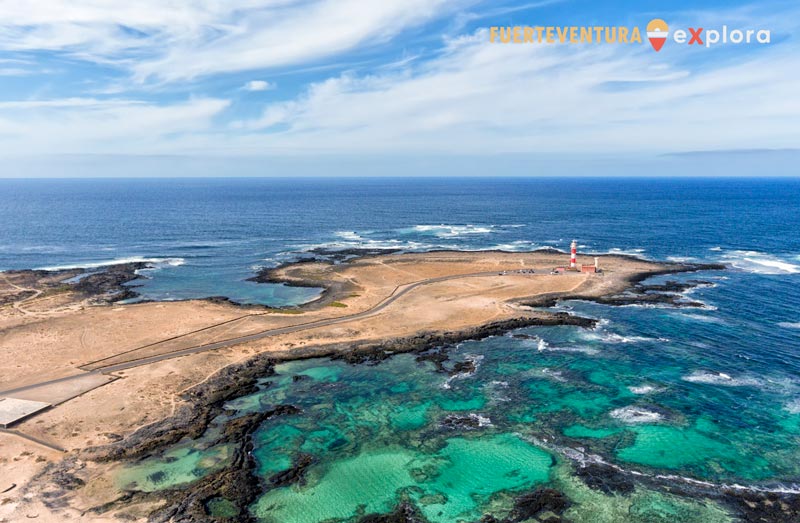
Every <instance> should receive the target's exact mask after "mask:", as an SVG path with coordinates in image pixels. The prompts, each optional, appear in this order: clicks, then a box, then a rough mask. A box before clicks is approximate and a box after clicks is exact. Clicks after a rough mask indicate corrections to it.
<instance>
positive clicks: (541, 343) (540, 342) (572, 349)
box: [526, 338, 600, 356]
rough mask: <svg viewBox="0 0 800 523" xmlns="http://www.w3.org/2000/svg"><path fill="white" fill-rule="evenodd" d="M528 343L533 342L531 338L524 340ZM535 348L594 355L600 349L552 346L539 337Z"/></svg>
mask: <svg viewBox="0 0 800 523" xmlns="http://www.w3.org/2000/svg"><path fill="white" fill-rule="evenodd" d="M526 341H527V342H528V343H529V344H530V343H532V342H533V340H526ZM536 350H538V351H539V352H580V353H583V354H587V355H590V356H591V355H594V354H597V353H599V352H600V351H599V350H597V349H594V348H592V347H559V346H556V347H553V346H551V345H550V344H549V343H547V342H546V341H544V340H543V339H541V338H539V339H538V340H537V341H536Z"/></svg>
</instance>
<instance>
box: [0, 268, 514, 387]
mask: <svg viewBox="0 0 800 523" xmlns="http://www.w3.org/2000/svg"><path fill="white" fill-rule="evenodd" d="M499 272H500V271H487V272H474V273H470V274H455V275H450V276H439V277H437V278H430V279H427V280H420V281H417V282H413V283H407V284H404V285H400V286H398V287H397V288H395V290H394V291H393V292H392V294H390V295H389V296H387V297H386V298H384V299H383V301H381V302H380V303H378V304H377V305H375V306H374V307H372V308H371V309H368V310H366V311H363V312H358V313H355V314H349V315H347V316H338V317H336V318H328V319H324V320H317V321H310V322H306V323H299V324H297V325H291V326H289V327H279V328H275V329H268V330H264V331H261V332H257V333H254V334H248V335H246V336H238V337H235V338H229V339H227V340H222V341H217V342H214V343H208V344H205V345H198V346H196V347H190V348H188V349H181V350H176V351H173V352H168V353H165V354H159V355H156V356H149V357H145V358H138V359H133V360H130V361H126V362H123V363H117V364H111V365H106V366H103V367H98V368H96V369H94V370H92V371H89V372H85V373H81V374H77V375H74V376H66V377H63V378H58V379H54V380H48V381H42V382H39V383H34V384H32V385H27V386H25V387H19V388H16V389H12V390H6V391H0V396H9V395H13V394H15V393H19V392H22V391H26V390H30V389H34V388H37V387H42V386H45V385H52V384H56V383H63V382H65V381H71V380H75V379H80V378H85V377H86V376H87V375H88V374H107V373H111V372H118V371H121V370H127V369H132V368H134V367H140V366H142V365H148V364H150V363H157V362H159V361H164V360H168V359H172V358H179V357H181V356H187V355H189V354H196V353H198V352H205V351H209V350H216V349H222V348H225V347H231V346H233V345H239V344H241V343H247V342H250V341H255V340H260V339H263V338H267V337H270V336H279V335H281V334H289V333H293V332H299V331H304V330H309V329H318V328H320V327H327V326H330V325H336V324H339V323H347V322H351V321H354V320H361V319H364V318H369V317H371V316H375V315H376V314H379V313H380V312H381V311H383V310H384V309H385V308H386V307H388V306H389V305H391V304H392V303H394V302H395V301H397V300H398V299H399V298H401V297H403V296H404V295H406V294H408V293H409V292H411V291H413V290H414V289H416V288H418V287H421V286H423V285H430V284H432V283H439V282H443V281H449V280H458V279H462V278H479V277H485V276H496V275H497V274H498V273H499ZM506 272H507V273H509V274H510V273H519V272H521V271H518V270H517V271H506ZM113 357H114V356H112V357H111V358H113ZM107 359H110V358H107ZM100 361H102V360H100Z"/></svg>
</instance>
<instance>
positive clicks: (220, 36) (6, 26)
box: [0, 0, 473, 81]
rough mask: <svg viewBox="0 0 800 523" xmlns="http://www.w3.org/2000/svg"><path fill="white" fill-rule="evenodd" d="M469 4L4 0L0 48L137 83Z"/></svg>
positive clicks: (316, 45)
mask: <svg viewBox="0 0 800 523" xmlns="http://www.w3.org/2000/svg"><path fill="white" fill-rule="evenodd" d="M471 1H473V0H455V1H453V0H381V1H374V2H372V1H370V2H365V1H363V0H227V1H224V2H220V1H217V0H196V1H192V2H183V1H177V0H170V1H161V0H140V1H137V2H119V1H115V0H72V1H70V2H64V1H63V0H40V1H37V2H30V1H29V0H3V1H2V2H0V50H6V51H32V50H33V51H36V50H53V51H62V52H67V53H70V54H71V55H74V56H76V57H79V58H82V59H85V60H90V61H94V62H100V63H105V64H112V65H116V66H120V67H123V68H126V69H128V70H130V71H132V72H133V73H134V75H135V78H136V79H137V80H139V81H145V80H148V79H153V80H156V81H177V80H186V79H192V78H195V77H198V76H203V75H209V74H215V73H224V72H235V71H245V70H253V69H259V68H269V67H275V66H284V65H290V64H300V63H304V62H311V61H315V60H319V59H321V58H325V57H330V56H332V55H335V54H337V53H341V52H345V51H348V50H351V49H353V48H355V47H368V46H370V45H373V44H377V43H383V42H385V41H387V40H388V39H390V38H392V37H394V36H396V35H398V34H399V33H400V32H402V31H403V30H405V29H407V28H409V27H412V26H416V25H419V24H421V23H424V22H426V21H429V20H430V19H432V18H434V17H437V16H440V15H442V14H444V13H447V12H452V11H454V10H457V9H458V8H459V7H460V6H463V5H465V4H467V3H470V2H471Z"/></svg>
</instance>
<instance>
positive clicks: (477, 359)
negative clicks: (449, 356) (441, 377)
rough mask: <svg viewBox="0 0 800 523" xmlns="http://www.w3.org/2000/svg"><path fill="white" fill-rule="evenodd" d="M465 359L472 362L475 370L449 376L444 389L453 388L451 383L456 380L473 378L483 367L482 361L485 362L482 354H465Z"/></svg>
mask: <svg viewBox="0 0 800 523" xmlns="http://www.w3.org/2000/svg"><path fill="white" fill-rule="evenodd" d="M464 359H465V360H467V361H469V362H471V363H472V365H473V366H474V367H475V368H474V370H471V371H467V372H459V373H458V374H453V375H452V376H449V377H448V378H447V379H446V380H445V382H444V383H443V384H442V388H443V389H449V388H450V387H451V385H450V384H451V383H452V382H453V381H455V380H463V379H464V378H469V377H470V376H473V375H474V374H475V373H476V372H478V369H479V368H480V366H481V361H483V355H481V354H465V355H464Z"/></svg>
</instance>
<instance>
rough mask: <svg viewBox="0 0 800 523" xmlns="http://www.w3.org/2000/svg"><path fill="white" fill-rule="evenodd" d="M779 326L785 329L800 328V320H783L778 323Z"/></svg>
mask: <svg viewBox="0 0 800 523" xmlns="http://www.w3.org/2000/svg"><path fill="white" fill-rule="evenodd" d="M778 327H783V328H784V329H800V321H797V322H790V321H782V322H780V323H779V324H778Z"/></svg>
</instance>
